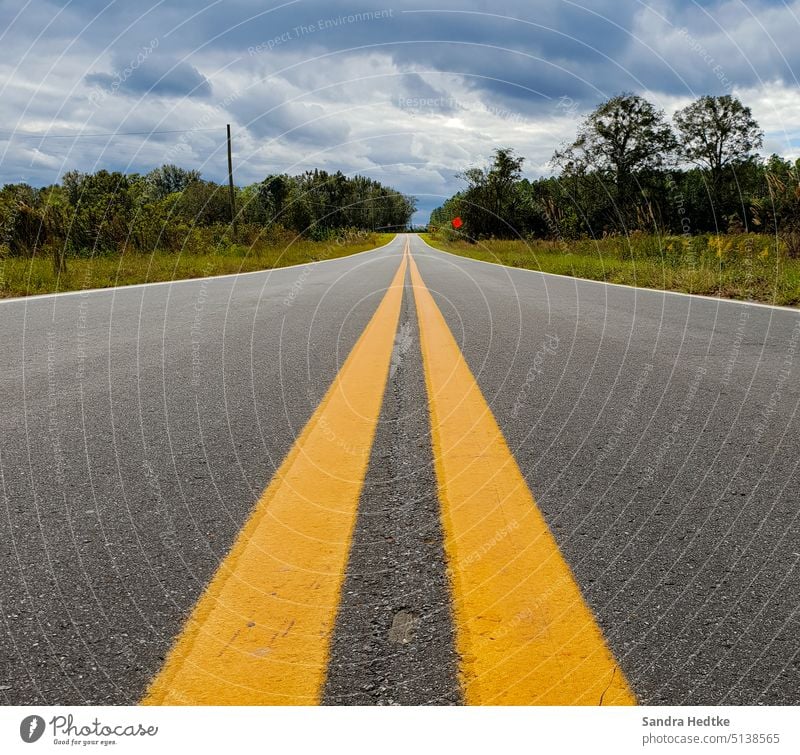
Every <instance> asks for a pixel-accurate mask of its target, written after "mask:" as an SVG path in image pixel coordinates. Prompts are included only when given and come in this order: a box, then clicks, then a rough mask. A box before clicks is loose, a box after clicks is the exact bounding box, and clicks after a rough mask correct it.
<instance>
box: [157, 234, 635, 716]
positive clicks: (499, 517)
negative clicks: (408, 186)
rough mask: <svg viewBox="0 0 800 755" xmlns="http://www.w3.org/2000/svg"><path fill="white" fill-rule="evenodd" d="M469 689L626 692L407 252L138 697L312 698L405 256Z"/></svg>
mask: <svg viewBox="0 0 800 755" xmlns="http://www.w3.org/2000/svg"><path fill="white" fill-rule="evenodd" d="M407 269H409V270H410V274H411V283H412V288H413V292H414V299H415V301H416V307H417V315H418V319H419V328H420V339H421V347H422V355H423V363H424V369H425V379H426V384H427V389H428V403H429V410H430V418H431V437H432V445H433V452H434V459H435V465H436V476H437V483H438V492H439V500H440V503H441V507H442V522H443V528H444V533H445V551H446V555H447V561H448V571H449V575H450V581H451V593H452V599H453V614H454V621H455V629H456V641H457V650H458V652H459V655H460V659H461V661H460V672H461V685H462V690H463V694H464V699H465V701H466V702H467V703H470V704H511V705H514V704H522V705H526V704H551V705H579V704H593V705H597V704H633V703H635V698H634V696H633V694H632V692H631V690H630V688H629V686H628V684H627V681H626V680H625V677H624V675H623V674H622V671H621V670H620V669H619V668H618V666H617V664H616V661H615V660H614V658H613V656H612V655H611V653H610V651H609V650H608V648H607V646H606V644H605V641H604V639H603V636H602V633H601V631H600V629H599V627H598V626H597V624H596V622H595V619H594V617H593V615H592V613H591V611H590V610H589V608H588V607H587V605H586V603H585V602H584V600H583V598H582V596H581V593H580V590H579V588H578V586H577V584H576V582H575V580H574V578H573V576H572V573H571V571H570V569H569V566H568V565H567V564H566V562H565V561H564V559H563V557H562V556H561V554H560V552H559V550H558V546H557V545H556V543H555V540H554V539H553V537H552V535H551V534H550V531H549V529H548V527H547V524H546V523H545V521H544V519H543V517H542V515H541V513H540V512H539V510H538V508H537V506H536V504H535V502H534V500H533V497H532V496H531V493H530V491H529V490H528V487H527V485H526V483H525V480H524V478H523V477H522V474H521V472H520V470H519V467H518V466H517V464H516V461H515V460H514V457H513V455H512V454H511V452H510V450H509V449H508V446H507V445H506V443H505V440H504V438H503V435H502V433H501V431H500V428H499V427H498V425H497V422H496V421H495V419H494V416H493V415H492V412H491V410H490V408H489V406H488V405H487V404H486V401H485V399H484V398H483V395H482V394H481V391H480V389H479V388H478V386H477V384H476V382H475V379H474V377H473V376H472V374H471V372H470V370H469V367H468V366H467V364H466V361H465V360H464V357H463V355H462V354H461V350H460V349H459V347H458V345H457V343H456V341H455V339H454V338H453V335H452V333H451V332H450V330H449V328H448V326H447V324H446V322H445V320H444V318H443V316H442V314H441V312H440V311H439V308H438V307H437V305H436V303H435V301H434V299H433V297H432V296H431V294H430V292H429V291H428V289H427V287H426V286H425V283H424V281H423V280H422V277H421V276H420V273H419V270H418V269H417V266H416V264H415V262H414V260H413V258H412V257H411V254H410V249H409V243H408V241H406V246H405V248H404V251H403V257H402V260H401V262H400V265H399V267H398V270H397V272H396V273H395V276H394V278H393V280H392V282H391V284H390V286H389V289H388V291H387V293H386V295H385V296H384V298H383V300H382V301H381V303H380V305H379V306H378V309H377V310H376V312H375V314H374V315H373V317H372V319H371V320H370V322H369V324H368V325H367V327H366V329H365V330H364V332H363V333H362V335H361V337H360V338H359V339H358V341H357V342H356V345H355V346H354V347H353V350H352V352H351V353H350V355H349V357H348V358H347V360H346V361H345V363H344V365H343V366H342V368H341V370H340V372H339V374H338V375H337V377H336V379H335V380H334V383H333V384H332V385H331V387H330V389H329V390H328V392H327V393H326V395H325V397H324V398H323V400H322V402H321V403H320V405H319V407H318V408H317V410H316V411H315V412H314V414H313V416H312V417H311V419H310V420H309V422H308V424H307V425H306V427H305V429H304V430H303V432H302V433H301V435H300V436H299V437H298V439H297V441H296V442H295V444H294V446H293V448H292V449H291V451H290V452H289V455H288V456H287V457H286V460H285V461H284V462H283V464H282V465H281V467H280V468H279V470H278V471H277V472H276V474H275V477H274V478H273V480H272V482H271V483H270V485H269V486H268V487H267V489H266V490H265V492H264V494H263V495H262V497H261V499H260V500H259V502H258V504H257V505H256V507H255V509H254V511H253V513H252V514H251V516H250V518H249V520H248V522H247V523H246V524H245V526H244V528H243V529H242V531H241V532H240V534H239V537H238V538H237V540H236V543H235V544H234V546H233V548H232V549H231V551H230V553H229V554H228V556H227V557H226V558H225V559H224V560H223V562H222V564H221V565H220V567H219V569H218V571H217V573H216V574H215V576H214V577H213V579H212V580H211V582H210V584H209V585H208V587H207V589H206V591H205V593H204V594H203V595H202V596H201V598H200V600H199V601H198V603H197V606H196V607H195V609H194V611H193V613H192V615H191V617H190V618H189V620H188V622H187V624H186V627H185V628H184V630H183V632H182V633H181V635H180V636H179V637H178V639H177V642H176V644H175V646H174V647H173V649H172V651H171V652H170V654H169V656H168V658H167V660H166V662H165V664H164V667H163V668H162V670H161V672H160V673H159V674H158V675H157V676H156V678H155V680H154V681H153V682H152V684H151V686H150V688H149V690H148V692H147V695H146V697H145V699H144V701H143V702H144V703H145V704H155V705H158V704H164V705H177V704H191V705H203V704H208V705H267V704H283V705H289V704H316V703H319V702H320V697H321V694H322V688H323V685H324V682H325V676H326V671H327V664H328V658H329V648H330V639H331V634H332V632H333V628H334V623H335V620H336V613H337V610H338V605H339V599H340V594H341V587H342V582H343V580H344V574H345V570H346V568H347V560H348V555H349V551H350V543H351V540H352V534H353V528H354V525H355V521H356V513H357V509H358V502H359V498H360V495H361V488H362V486H363V482H364V477H365V475H366V472H367V463H368V461H369V451H370V449H371V447H372V442H373V438H374V434H375V428H376V426H377V422H378V416H379V414H380V409H381V404H382V400H383V393H384V390H385V386H386V382H387V378H388V374H389V364H390V361H391V354H392V348H393V343H394V337H395V333H396V331H397V325H398V319H399V314H400V308H401V304H402V298H403V287H404V282H405V278H406V271H407Z"/></svg>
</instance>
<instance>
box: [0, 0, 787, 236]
mask: <svg viewBox="0 0 800 755" xmlns="http://www.w3.org/2000/svg"><path fill="white" fill-rule="evenodd" d="M381 3H382V0H375V1H374V2H373V3H364V2H341V1H340V0H326V1H321V0H267V1H266V2H255V0H213V1H212V2H209V3H207V4H206V3H204V2H198V0H191V1H190V0H161V2H155V3H150V2H148V0H145V2H142V3H134V2H130V0H116V2H104V1H103V0H73V1H72V2H60V1H59V2H47V1H46V0H29V1H28V2H27V3H25V2H21V0H14V1H13V2H7V1H6V0H3V1H2V2H0V9H1V10H0V38H1V39H2V41H1V42H0V44H1V45H2V50H3V55H2V57H1V58H0V90H1V91H2V94H0V103H1V104H2V114H3V119H2V130H0V154H1V155H2V157H0V183H9V182H16V181H27V182H29V183H32V184H36V185H42V184H46V183H50V182H53V181H56V180H58V178H59V176H60V175H61V174H62V173H64V172H65V171H67V170H72V169H79V170H83V171H91V170H97V169H100V168H107V169H109V170H112V169H113V170H126V171H148V170H150V169H151V168H153V167H155V166H157V165H160V164H161V163H164V162H174V163H177V164H179V165H182V166H184V167H190V168H196V169H199V170H200V171H201V172H202V173H203V175H204V177H206V178H213V179H218V180H220V179H222V178H223V177H224V175H225V170H226V155H225V142H224V136H225V124H226V123H231V124H232V129H233V134H234V147H235V149H234V161H235V173H236V180H237V183H239V184H244V183H249V182H252V181H256V180H260V179H262V178H263V177H264V176H265V175H267V174H269V173H275V172H286V173H296V172H301V171H303V170H306V169H308V168H314V167H320V168H325V169H327V170H337V169H339V170H342V171H344V172H346V173H361V174H365V175H370V176H373V177H375V178H377V179H378V180H381V181H384V182H386V183H388V184H390V185H392V186H394V187H396V188H398V189H400V190H402V191H404V192H407V193H410V194H414V195H416V196H417V197H418V201H419V206H420V212H419V213H418V216H417V220H418V221H420V222H424V221H425V220H426V219H427V215H428V212H429V210H430V209H431V208H432V207H435V206H437V205H438V204H440V203H441V201H442V199H443V198H444V197H447V196H449V195H451V194H452V193H453V192H454V191H456V190H457V189H458V188H459V187H460V185H461V184H460V182H459V180H458V179H457V177H456V174H457V173H458V172H459V171H460V170H462V169H463V168H465V167H468V166H470V165H474V164H482V163H483V162H485V160H486V159H487V157H488V156H489V155H490V154H491V152H492V150H494V149H495V148H496V147H498V146H512V147H514V148H516V149H517V150H518V151H519V153H520V154H522V155H524V156H525V157H526V164H525V167H526V172H527V173H528V174H529V175H530V176H531V177H533V176H537V175H541V174H546V173H548V172H549V170H548V165H547V163H548V160H549V159H550V157H551V155H552V153H553V150H554V148H555V147H557V146H558V145H559V144H560V143H561V142H563V141H564V140H566V139H568V138H569V137H570V136H571V135H573V134H574V132H575V128H576V124H577V122H578V121H579V120H580V118H581V117H582V116H583V115H584V114H585V113H586V112H587V111H589V110H591V109H592V108H593V107H594V106H596V105H597V104H598V103H599V102H601V101H602V100H603V99H605V98H607V97H609V96H612V95H614V94H617V93H619V92H621V91H634V92H638V93H640V94H645V95H646V96H648V97H649V98H650V99H651V100H652V101H653V102H655V103H656V104H657V105H658V106H659V107H661V108H663V109H664V110H665V111H666V112H667V113H668V114H671V113H672V112H673V111H674V110H675V109H676V108H678V107H681V106H683V105H685V104H687V103H688V102H690V101H691V100H692V99H693V98H695V97H697V96H699V95H702V94H724V93H733V94H735V95H737V96H739V97H740V98H741V99H742V100H743V101H744V102H745V104H748V105H749V106H750V107H751V108H752V110H753V113H754V115H755V116H756V118H757V119H758V121H759V122H760V124H761V126H762V128H763V129H764V130H765V132H766V140H765V147H764V152H777V153H779V154H782V155H786V156H800V88H799V87H798V79H797V73H798V71H800V45H798V44H797V40H798V38H800V1H798V2H789V1H788V0H787V1H786V2H783V1H781V0H778V1H774V0H770V1H768V0H746V2H745V1H741V0H725V1H722V2H716V1H714V0H696V1H692V0H648V1H647V2H645V1H642V2H638V1H637V0H592V1H591V2H589V0H583V2H569V1H567V0H503V1H502V2H498V0H494V1H493V2H488V1H486V0H472V2H469V1H468V0H467V1H466V2H465V0H460V1H459V2H456V1H455V0H435V2H433V0H427V2H425V1H418V0H403V2H398V3H396V4H394V5H392V4H386V5H383V4H381ZM78 133H82V134H84V137H83V138H79V139H75V138H72V136H71V135H73V134H78ZM39 134H48V135H49V136H48V137H47V138H41V137H40V136H37V135H39ZM87 135H89V136H87Z"/></svg>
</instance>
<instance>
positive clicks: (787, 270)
mask: <svg viewBox="0 0 800 755" xmlns="http://www.w3.org/2000/svg"><path fill="white" fill-rule="evenodd" d="M421 235H422V237H423V238H424V239H425V241H427V242H428V243H429V244H430V245H431V246H433V247H436V248H437V249H442V250H444V251H447V252H452V253H454V254H459V255H462V256H464V257H471V258H472V259H478V260H483V261H485V262H496V263H499V264H502V265H509V266H510V267H521V268H525V269H528V270H539V271H541V272H545V273H558V274H560V275H569V276H573V277H577V278H588V279H589V280H599V281H606V282H608V283H623V284H626V285H629V286H641V287H644V288H655V289H662V290H669V291H683V292H685V293H692V294H703V295H706V296H720V297H726V298H731V299H742V300H747V301H760V302H766V303H769V304H781V305H792V306H796V305H798V304H800V260H798V259H790V258H789V257H788V256H787V253H786V249H785V247H784V245H783V244H782V243H780V242H778V241H776V239H775V237H774V236H768V235H766V234H737V235H726V236H716V235H710V234H709V235H701V236H692V237H686V238H684V237H681V236H670V237H659V236H655V235H645V234H638V233H634V234H631V235H630V236H618V237H608V238H603V239H598V240H592V239H581V240H575V241H546V240H543V239H531V240H526V241H522V240H515V241H502V240H496V239H491V240H485V241H478V242H476V243H474V244H473V243H469V242H467V241H464V240H463V239H459V238H457V237H456V235H455V234H453V233H452V232H450V231H445V232H444V233H441V232H440V233H436V234H421Z"/></svg>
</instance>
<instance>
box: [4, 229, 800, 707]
mask: <svg viewBox="0 0 800 755" xmlns="http://www.w3.org/2000/svg"><path fill="white" fill-rule="evenodd" d="M393 281H394V285H392V283H393ZM0 316H2V322H3V328H2V330H1V331H0V355H1V356H0V359H2V370H1V371H0V381H2V396H3V399H4V400H3V401H2V403H0V472H1V473H2V493H3V503H4V511H3V516H2V517H0V608H1V611H0V613H1V614H2V617H3V620H4V627H3V630H2V632H0V690H2V691H0V695H2V696H3V697H2V698H0V699H3V700H4V701H5V702H6V703H9V704H25V705H28V704H42V703H52V704H55V703H63V704H77V703H92V704H106V703H108V704H117V703H125V704H128V703H136V702H138V701H140V700H143V699H146V700H147V701H149V702H156V703H158V702H180V701H183V702H215V701H218V702H221V701H230V702H237V701H240V702H241V701H246V702H269V703H272V702H322V703H327V704H337V703H365V704H369V703H375V702H384V703H437V704H458V703H462V702H468V703H483V702H497V701H506V702H522V703H541V702H556V703H559V702H564V703H566V702H582V703H588V704H597V703H598V702H602V703H603V704H609V703H624V702H632V701H638V702H640V703H644V704H648V703H649V704H662V703H663V704H684V703H687V704H688V703H691V704H718V703H726V704H745V705H749V704H798V703H800V685H798V665H800V653H798V646H797V641H796V637H797V630H798V621H800V616H799V615H798V609H800V597H798V596H800V568H799V567H798V562H799V561H800V526H798V514H799V513H800V510H798V507H797V501H798V497H799V496H798V493H800V477H798V463H799V462H800V420H799V419H798V417H797V407H798V401H799V400H800V381H799V380H798V374H799V373H800V312H794V311H790V310H786V309H779V308H773V307H768V306H763V305H749V304H744V303H738V302H731V301H714V300H709V299H703V298H699V297H692V296H684V295H676V294H669V293H661V292H655V291H648V290H642V289H631V288H625V287H619V286H609V285H604V284H601V283H596V282H590V281H582V280H579V279H570V278H561V277H558V276H552V275H545V274H540V273H535V272H530V271H525V270H517V269H511V268H504V267H500V266H496V265H490V264H486V263H482V262H478V261H473V260H469V259H464V258H460V257H455V256H452V255H449V254H446V253H443V252H439V251H436V250H434V249H432V248H431V247H429V246H427V245H426V244H425V243H424V242H423V241H422V240H421V239H420V238H419V237H418V236H416V235H411V234H409V235H401V236H398V237H397V238H396V239H395V240H394V241H392V242H391V243H390V244H388V245H387V246H385V247H382V248H380V249H378V250H375V251H373V252H368V253H363V254H359V255H354V256H351V257H345V258H342V259H337V260H332V261H329V262H324V263H319V264H313V265H308V266H301V267H295V268H283V269H277V270H271V271H266V272H263V273H255V274H247V275H243V276H239V277H223V278H210V279H205V280H199V281H183V282H175V283H174V284H168V285H158V284H157V285H145V286H136V287H130V288H118V289H108V290H103V291H94V292H85V293H76V294H71V295H57V296H49V297H37V298H34V299H29V300H13V301H3V302H0ZM450 334H452V337H451V336H450ZM453 338H454V340H452V339H453ZM357 343H358V344H359V345H358V347H356V344H357ZM354 347H356V348H354ZM451 365H452V368H451V367H450V366H451ZM323 398H324V401H323ZM431 410H432V412H433V414H432V415H431V414H430V412H431ZM279 468H280V470H281V472H280V474H277V475H276V471H277V470H278V469H279ZM254 507H255V508H254ZM251 511H253V512H254V513H253V516H252V517H251V518H249V519H248V514H250V513H251ZM231 548H233V550H232V551H231ZM540 565H541V566H540ZM448 566H449V569H448ZM206 588H208V590H207V592H205V597H202V596H203V595H204V590H206ZM187 620H188V622H187ZM204 638H205V639H204ZM215 642H221V643H222V644H221V645H214V644H213V643H215ZM498 648H501V649H502V653H501V652H499V651H498ZM214 659H222V660H220V661H219V663H220V667H221V668H222V669H224V673H225V674H226V675H227V676H226V677H225V678H223V679H222V680H221V681H219V684H218V686H217V687H209V685H208V684H207V683H206V682H205V681H203V679H204V677H203V675H204V674H208V673H209V669H211V668H212V667H213V665H214V664H215V663H217V662H218V661H216V660H214ZM515 659H516V660H515ZM521 669H526V670H527V671H526V672H525V673H521V671H520V670H521ZM561 669H566V670H561ZM217 678H218V680H219V678H220V677H219V674H218V675H217ZM499 680H503V681H499ZM200 689H203V690H205V692H203V693H202V694H205V695H207V697H206V698H204V699H202V700H200V699H197V698H196V697H194V696H195V695H196V694H200V693H199V692H198V690H200ZM243 690H244V692H243ZM241 695H244V697H237V696H241ZM178 697H181V699H180V700H179V699H177V698H178Z"/></svg>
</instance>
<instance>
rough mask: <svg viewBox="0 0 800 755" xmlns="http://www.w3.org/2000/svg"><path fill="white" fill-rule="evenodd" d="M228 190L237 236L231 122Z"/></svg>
mask: <svg viewBox="0 0 800 755" xmlns="http://www.w3.org/2000/svg"><path fill="white" fill-rule="evenodd" d="M228 192H229V194H230V200H231V228H232V230H233V237H234V239H235V238H236V195H235V194H234V192H233V158H232V157H231V124H230V123H229V124H228Z"/></svg>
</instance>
